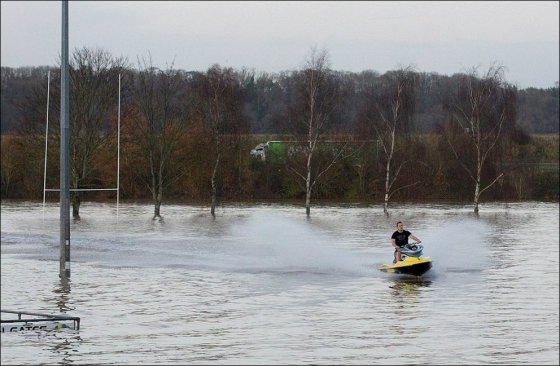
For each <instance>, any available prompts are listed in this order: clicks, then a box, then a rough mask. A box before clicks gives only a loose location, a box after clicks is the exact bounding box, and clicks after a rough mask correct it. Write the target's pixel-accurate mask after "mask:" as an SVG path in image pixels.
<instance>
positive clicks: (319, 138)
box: [288, 48, 347, 216]
mask: <svg viewBox="0 0 560 366" xmlns="http://www.w3.org/2000/svg"><path fill="white" fill-rule="evenodd" d="M329 67H330V65H329V54H328V52H327V51H326V50H324V49H323V50H320V51H318V50H317V49H316V48H312V49H311V50H310V53H309V56H308V58H307V60H306V62H305V66H304V69H303V70H301V71H300V72H299V73H298V74H297V75H296V83H297V86H296V88H297V89H296V93H297V96H296V98H294V99H293V101H292V104H291V106H290V121H289V122H290V127H289V129H290V130H291V132H292V135H294V138H295V141H296V145H300V146H296V148H295V149H292V153H293V155H297V154H298V153H302V154H303V157H304V163H303V166H298V165H297V164H295V160H292V161H291V162H290V164H289V166H288V168H289V170H290V171H292V172H293V173H294V174H295V175H296V177H299V178H300V179H301V180H302V181H303V182H304V184H305V212H306V215H307V216H310V214H311V195H312V192H313V188H314V186H315V185H316V184H317V182H318V181H319V179H320V178H321V176H322V175H323V174H325V173H326V172H327V171H328V170H329V169H330V168H331V167H332V166H333V165H334V164H335V163H336V162H337V161H339V160H340V159H342V158H343V157H345V155H344V153H345V148H346V147H347V145H346V144H331V145H330V147H331V148H332V151H331V152H332V154H331V155H330V157H329V158H327V159H318V158H319V155H320V154H318V148H319V145H320V144H322V143H325V141H324V140H325V136H326V134H327V133H328V132H329V130H328V126H329V122H330V117H331V114H332V112H333V110H334V108H335V107H336V103H337V102H338V94H339V89H338V84H337V82H336V80H335V77H334V73H333V72H332V70H330V68H329Z"/></svg>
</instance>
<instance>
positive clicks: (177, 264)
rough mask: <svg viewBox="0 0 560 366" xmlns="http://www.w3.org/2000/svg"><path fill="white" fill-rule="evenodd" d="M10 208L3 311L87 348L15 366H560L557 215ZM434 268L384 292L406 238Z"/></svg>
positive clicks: (51, 342)
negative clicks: (62, 241) (49, 321)
mask: <svg viewBox="0 0 560 366" xmlns="http://www.w3.org/2000/svg"><path fill="white" fill-rule="evenodd" d="M152 211H153V207H152V206H151V205H143V204H124V205H123V204H121V205H120V208H119V212H118V216H117V210H116V207H115V205H113V204H100V203H87V202H86V203H84V204H83V206H82V209H81V212H80V213H81V216H82V217H81V220H78V221H75V220H72V223H71V247H72V251H71V257H72V258H71V259H72V267H71V268H72V275H71V279H70V281H69V282H68V283H64V282H61V280H60V278H59V276H58V266H59V264H58V255H59V221H58V215H59V209H58V204H49V205H47V207H46V209H45V210H44V211H43V210H42V207H41V204H40V203H37V202H10V201H8V202H2V207H1V305H2V309H9V310H27V311H35V312H47V313H58V312H63V313H66V314H68V315H71V316H79V317H80V318H81V329H80V330H79V331H68V330H63V331H53V332H45V331H35V332H33V331H31V332H20V333H10V334H7V333H6V334H2V336H1V363H2V364H3V365H4V364H6V365H8V364H92V363H97V364H405V363H414V364H551V365H553V364H558V363H559V310H558V308H559V231H558V226H559V206H558V204H557V203H538V202H525V203H515V204H504V203H499V204H484V205H482V206H481V213H480V217H478V218H475V217H473V215H472V213H471V211H472V207H471V206H470V205H465V206H463V205H444V204H438V205H435V204H434V205H427V204H426V205H412V204H408V205H401V206H400V207H398V208H393V209H392V211H391V216H390V217H389V218H387V217H385V216H384V215H383V212H382V209H381V207H379V206H371V207H362V206H357V205H332V206H327V205H323V206H316V207H313V208H312V210H311V218H310V219H307V218H306V216H305V209H304V208H302V207H299V206H293V205H282V204H262V205H257V204H251V205H249V204H247V205H241V204H239V205H232V206H224V207H221V208H220V209H218V211H217V217H216V219H212V217H211V216H210V214H209V209H208V208H207V207H201V206H188V205H166V206H163V207H162V215H163V220H153V219H152V216H151V214H152ZM397 220H402V221H404V224H405V229H407V230H409V231H411V232H412V233H413V234H414V235H416V236H418V237H419V238H420V239H421V240H422V242H423V244H424V246H425V254H426V255H429V256H430V257H431V258H432V259H433V262H434V265H433V268H432V269H431V270H430V271H429V272H427V273H426V274H425V275H424V276H422V277H421V278H417V277H409V276H402V275H394V274H386V273H382V272H380V271H378V270H377V269H376V265H377V264H380V263H388V262H390V261H391V260H392V255H393V254H392V253H393V251H392V249H391V246H390V236H391V234H392V232H393V231H394V230H395V222H396V221H397Z"/></svg>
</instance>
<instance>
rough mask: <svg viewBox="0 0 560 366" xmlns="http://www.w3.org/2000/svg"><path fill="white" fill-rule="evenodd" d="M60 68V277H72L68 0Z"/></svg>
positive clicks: (63, 24) (64, 2)
mask: <svg viewBox="0 0 560 366" xmlns="http://www.w3.org/2000/svg"><path fill="white" fill-rule="evenodd" d="M61 59H62V62H61V66H60V67H61V70H60V75H61V76H60V89H61V98H60V277H63V278H64V277H70V175H69V171H70V167H69V165H70V159H69V146H70V128H69V125H70V123H69V110H70V108H69V107H70V96H69V85H70V83H69V74H68V1H67V0H64V1H63V2H62V50H61Z"/></svg>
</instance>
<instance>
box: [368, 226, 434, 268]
mask: <svg viewBox="0 0 560 366" xmlns="http://www.w3.org/2000/svg"><path fill="white" fill-rule="evenodd" d="M409 237H410V238H412V239H413V240H416V242H414V243H408V238H409ZM420 243H421V240H420V239H418V238H417V237H416V236H414V235H412V233H411V232H410V231H407V230H404V228H403V223H402V222H401V221H399V222H397V231H395V232H394V233H393V235H392V236H391V244H392V245H393V247H395V259H394V260H393V264H382V265H380V266H378V269H380V270H381V271H384V272H390V273H400V274H409V275H415V276H421V275H423V274H424V273H425V272H426V271H428V270H429V269H430V268H432V260H431V259H430V257H427V256H424V255H422V251H423V250H424V246H423V245H421V244H420Z"/></svg>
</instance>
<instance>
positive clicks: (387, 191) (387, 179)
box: [383, 148, 392, 216]
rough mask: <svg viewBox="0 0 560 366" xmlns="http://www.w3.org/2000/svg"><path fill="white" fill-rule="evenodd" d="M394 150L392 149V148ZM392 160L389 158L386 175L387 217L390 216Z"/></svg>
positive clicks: (384, 202)
mask: <svg viewBox="0 0 560 366" xmlns="http://www.w3.org/2000/svg"><path fill="white" fill-rule="evenodd" d="M391 150H392V148H391ZM391 158H392V156H389V157H388V158H387V174H386V175H385V200H384V201H383V213H384V214H385V216H389V189H390V188H391V187H390V184H391V183H390V177H391Z"/></svg>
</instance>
